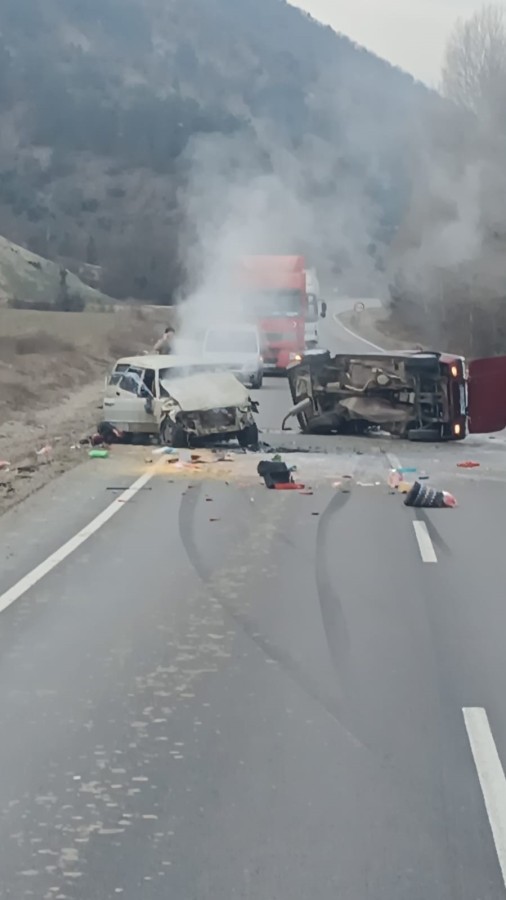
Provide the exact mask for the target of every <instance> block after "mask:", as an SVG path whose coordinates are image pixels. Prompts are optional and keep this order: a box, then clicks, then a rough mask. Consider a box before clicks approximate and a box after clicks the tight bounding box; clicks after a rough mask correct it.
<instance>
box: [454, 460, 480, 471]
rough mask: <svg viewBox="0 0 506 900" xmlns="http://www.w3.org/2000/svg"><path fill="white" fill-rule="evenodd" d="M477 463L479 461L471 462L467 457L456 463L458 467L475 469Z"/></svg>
mask: <svg viewBox="0 0 506 900" xmlns="http://www.w3.org/2000/svg"><path fill="white" fill-rule="evenodd" d="M479 465H480V463H479V462H473V461H472V460H471V459H467V460H466V461H465V462H460V463H457V466H458V468H459V469H477V468H478V466H479Z"/></svg>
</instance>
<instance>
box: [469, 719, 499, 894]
mask: <svg viewBox="0 0 506 900" xmlns="http://www.w3.org/2000/svg"><path fill="white" fill-rule="evenodd" d="M462 712H463V714H464V722H465V723H466V728H467V735H468V737H469V743H470V744H471V750H472V753H473V758H474V764H475V766H476V771H477V773H478V778H479V780H480V785H481V790H482V793H483V799H484V800H485V807H486V810H487V815H488V821H489V822H490V827H491V829H492V836H493V838H494V844H495V849H496V853H497V858H498V860H499V865H500V867H501V872H502V877H503V881H504V884H505V886H506V778H505V777H504V769H503V767H502V765H501V760H500V759H499V754H498V752H497V747H496V745H495V741H494V737H493V735H492V731H491V730H490V725H489V721H488V716H487V713H486V711H485V710H484V709H482V708H481V707H467V708H464V709H463V710H462Z"/></svg>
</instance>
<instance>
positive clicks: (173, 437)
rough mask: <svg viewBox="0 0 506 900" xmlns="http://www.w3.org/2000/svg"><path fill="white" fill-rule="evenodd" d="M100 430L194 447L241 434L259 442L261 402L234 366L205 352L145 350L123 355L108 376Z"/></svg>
mask: <svg viewBox="0 0 506 900" xmlns="http://www.w3.org/2000/svg"><path fill="white" fill-rule="evenodd" d="M103 409H104V419H106V421H105V422H103V423H101V426H99V430H101V431H102V432H103V431H104V426H107V427H108V428H109V429H110V430H111V431H115V432H120V433H121V434H122V435H123V436H128V437H130V438H133V437H134V436H135V435H137V436H139V437H141V436H145V437H156V438H158V439H159V440H160V442H161V443H164V444H170V445H172V446H174V447H188V446H192V445H196V444H201V443H216V442H221V441H229V440H232V439H234V438H237V440H238V442H239V444H240V445H241V446H242V447H250V446H251V447H255V446H256V445H257V444H258V427H257V424H256V422H255V418H254V413H256V412H257V409H258V405H257V404H256V403H255V402H254V401H253V400H252V399H251V398H250V396H249V392H248V390H247V389H246V388H245V386H244V385H243V384H241V382H240V381H238V379H237V378H236V377H235V375H233V374H232V373H231V372H225V371H222V370H219V369H218V370H217V368H216V366H214V365H210V364H209V363H207V364H206V363H203V362H202V360H201V359H200V358H198V359H192V358H183V357H179V356H176V355H171V356H163V355H156V356H155V355H153V356H150V355H145V356H138V357H127V358H124V359H120V360H118V362H117V363H116V365H115V367H114V369H113V371H112V373H111V374H110V376H109V377H108V378H107V379H106V386H105V394H104V402H103Z"/></svg>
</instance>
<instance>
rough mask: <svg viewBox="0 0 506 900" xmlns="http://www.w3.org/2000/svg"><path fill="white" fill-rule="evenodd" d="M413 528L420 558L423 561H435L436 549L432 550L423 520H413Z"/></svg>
mask: <svg viewBox="0 0 506 900" xmlns="http://www.w3.org/2000/svg"><path fill="white" fill-rule="evenodd" d="M413 528H414V529H415V535H416V539H417V541H418V548H419V550H420V556H421V557H422V560H423V561H424V562H425V563H437V556H436V551H435V550H434V546H433V543H432V541H431V539H430V534H429V532H428V530H427V525H426V524H425V522H419V521H418V520H415V521H414V522H413Z"/></svg>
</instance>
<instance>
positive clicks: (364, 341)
mask: <svg viewBox="0 0 506 900" xmlns="http://www.w3.org/2000/svg"><path fill="white" fill-rule="evenodd" d="M334 322H335V323H336V324H337V325H339V328H342V329H343V331H347V332H348V334H351V336H352V337H353V338H355V340H357V341H362V343H363V344H368V345H369V347H372V348H373V349H374V350H379V352H380V353H385V350H384V348H383V347H379V346H378V344H373V342H372V341H368V340H367V339H366V338H364V337H361V336H360V335H359V334H357V333H356V332H355V331H352V330H351V328H347V327H346V325H343V323H342V322H341V319H340V318H339V313H334Z"/></svg>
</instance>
